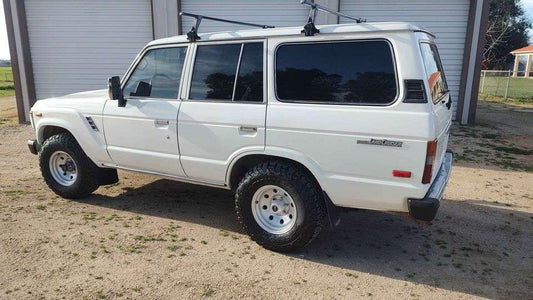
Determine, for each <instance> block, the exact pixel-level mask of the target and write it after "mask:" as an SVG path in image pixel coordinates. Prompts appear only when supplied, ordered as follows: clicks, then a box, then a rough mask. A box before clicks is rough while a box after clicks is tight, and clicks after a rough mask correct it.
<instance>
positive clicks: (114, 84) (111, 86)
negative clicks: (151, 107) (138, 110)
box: [107, 76, 126, 107]
mask: <svg viewBox="0 0 533 300" xmlns="http://www.w3.org/2000/svg"><path fill="white" fill-rule="evenodd" d="M107 93H108V94H109V99H110V100H118V107H124V106H126V99H124V94H122V88H121V87H120V77H118V76H113V77H111V78H109V80H108V82H107Z"/></svg>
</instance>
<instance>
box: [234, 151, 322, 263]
mask: <svg viewBox="0 0 533 300" xmlns="http://www.w3.org/2000/svg"><path fill="white" fill-rule="evenodd" d="M235 199H236V200H235V202H236V211H237V218H238V220H239V222H240V223H241V225H242V227H243V230H244V231H245V232H246V233H247V234H248V235H250V237H251V238H252V239H253V240H254V241H256V242H257V243H258V244H260V245H261V246H263V247H265V248H267V249H270V250H274V251H279V252H287V251H294V250H297V249H300V248H302V247H304V246H306V245H307V244H308V243H310V242H311V241H312V240H313V239H314V238H315V237H316V236H317V235H318V234H319V233H320V232H321V230H322V228H324V227H325V225H326V206H325V202H324V199H323V196H322V191H321V189H320V187H319V186H318V184H317V183H316V181H315V180H314V178H312V177H311V176H310V175H308V174H307V172H304V171H303V170H301V168H299V167H298V166H294V165H291V164H288V163H284V162H278V161H274V162H266V163H262V164H260V165H258V166H256V167H254V168H252V169H251V170H250V171H248V173H247V174H246V175H245V176H244V178H243V179H242V181H241V182H240V184H239V186H238V188H237V191H236V197H235Z"/></svg>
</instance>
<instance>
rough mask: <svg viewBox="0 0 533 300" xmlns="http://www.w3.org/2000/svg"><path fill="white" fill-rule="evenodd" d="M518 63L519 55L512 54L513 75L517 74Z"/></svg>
mask: <svg viewBox="0 0 533 300" xmlns="http://www.w3.org/2000/svg"><path fill="white" fill-rule="evenodd" d="M519 65H520V55H518V54H515V56H514V68H513V77H517V76H518V66H519Z"/></svg>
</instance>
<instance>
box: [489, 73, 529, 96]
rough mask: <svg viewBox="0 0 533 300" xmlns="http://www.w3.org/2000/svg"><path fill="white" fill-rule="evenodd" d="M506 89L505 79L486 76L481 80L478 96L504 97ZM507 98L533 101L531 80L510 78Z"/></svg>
mask: <svg viewBox="0 0 533 300" xmlns="http://www.w3.org/2000/svg"><path fill="white" fill-rule="evenodd" d="M483 81H484V83H483ZM506 87H507V77H489V76H487V77H485V79H483V78H481V82H480V87H479V92H480V94H485V95H492V96H501V97H504V96H505V89H506ZM507 96H508V97H509V98H512V99H517V100H523V101H528V102H529V101H533V78H531V79H527V78H512V77H511V79H510V81H509V92H508V95H507Z"/></svg>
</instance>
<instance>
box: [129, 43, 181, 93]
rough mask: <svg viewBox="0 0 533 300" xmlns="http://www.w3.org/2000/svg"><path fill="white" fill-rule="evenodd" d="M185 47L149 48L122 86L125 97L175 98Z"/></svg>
mask: <svg viewBox="0 0 533 300" xmlns="http://www.w3.org/2000/svg"><path fill="white" fill-rule="evenodd" d="M186 53H187V47H178V48H162V49H152V50H149V51H148V52H147V53H146V54H145V55H144V56H143V58H142V59H141V61H140V62H139V63H138V64H137V66H136V67H135V70H134V71H133V73H132V74H131V76H130V78H129V79H128V81H127V83H126V85H125V86H124V95H125V96H126V97H142V98H162V99H177V98H178V90H179V86H180V80H181V74H182V71H183V63H184V61H185V55H186Z"/></svg>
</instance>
